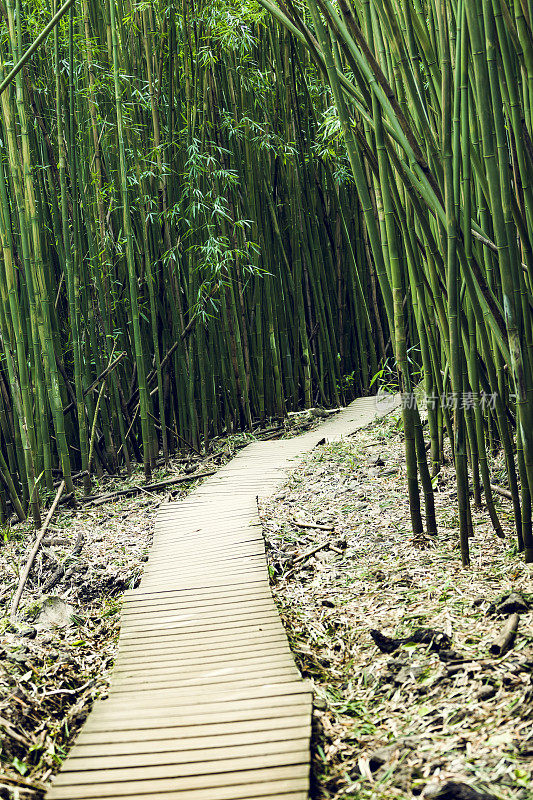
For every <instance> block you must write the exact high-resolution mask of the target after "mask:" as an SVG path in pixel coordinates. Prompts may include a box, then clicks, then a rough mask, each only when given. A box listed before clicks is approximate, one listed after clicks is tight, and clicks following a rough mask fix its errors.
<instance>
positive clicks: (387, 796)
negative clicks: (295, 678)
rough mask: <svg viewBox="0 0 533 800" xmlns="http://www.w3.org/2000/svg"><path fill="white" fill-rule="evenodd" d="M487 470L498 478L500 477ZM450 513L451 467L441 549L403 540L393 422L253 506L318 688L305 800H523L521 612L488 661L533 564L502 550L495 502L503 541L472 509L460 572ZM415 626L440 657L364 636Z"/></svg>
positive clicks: (526, 768)
mask: <svg viewBox="0 0 533 800" xmlns="http://www.w3.org/2000/svg"><path fill="white" fill-rule="evenodd" d="M492 467H493V473H492V474H493V480H497V479H498V477H499V475H501V477H503V470H502V469H501V465H500V464H498V463H497V462H496V463H494V464H493V465H492ZM455 501H456V487H455V484H454V478H453V470H452V468H451V467H450V466H449V465H448V466H445V467H444V469H443V470H442V473H441V475H440V477H439V481H438V486H437V489H436V505H437V515H438V523H439V534H438V537H437V538H436V539H434V540H430V539H427V538H426V539H424V540H423V541H420V542H415V541H413V536H412V533H411V529H410V519H409V505H408V499H407V493H406V484H405V459H404V450H403V436H402V432H401V424H400V413H399V412H397V413H394V414H391V415H389V416H388V417H386V418H385V419H383V420H382V421H380V422H377V423H375V424H373V425H372V426H370V427H368V428H366V429H364V430H362V431H359V432H357V433H356V434H354V435H353V436H352V437H350V438H349V439H347V440H345V441H344V442H342V443H336V444H328V445H324V446H322V447H318V448H316V449H315V450H314V451H313V452H312V453H310V454H309V455H308V456H307V457H306V458H305V460H304V462H303V464H302V466H301V467H300V468H299V469H297V470H296V471H295V472H294V473H293V474H292V475H291V477H290V480H289V481H288V483H287V484H286V486H285V487H283V489H281V490H280V491H279V492H278V493H277V494H276V495H274V497H273V498H271V499H269V500H267V501H263V503H262V513H261V518H262V521H263V524H264V529H265V535H266V538H267V545H268V555H269V569H270V574H271V580H272V585H273V591H274V595H275V598H276V601H277V603H278V607H279V609H280V612H281V615H282V619H283V621H284V624H285V627H286V629H287V632H288V635H289V639H290V641H291V645H292V647H293V650H294V653H295V656H296V660H297V663H298V666H299V667H300V669H301V671H302V673H303V675H304V676H306V677H308V678H310V679H311V680H312V682H313V684H314V688H315V710H314V729H315V734H314V748H313V751H314V752H313V759H314V765H313V766H314V770H313V771H314V783H315V786H314V797H315V798H320V799H321V800H323V799H324V800H325V798H335V800H340V798H350V797H353V798H357V799H358V800H407V798H411V797H435V796H438V797H439V798H442V800H456V799H457V800H474V798H480V800H481V797H484V798H485V797H486V798H489V797H490V798H498V800H529V798H531V786H532V785H533V783H532V781H533V688H532V687H533V683H532V668H533V627H532V620H533V614H532V613H531V610H530V611H529V612H527V611H526V613H523V614H521V615H520V622H519V627H518V633H517V636H516V639H515V642H514V646H513V647H512V648H511V649H509V650H508V651H507V653H505V654H504V655H503V656H502V657H500V658H496V657H492V656H490V653H489V648H490V645H491V643H492V642H493V641H494V640H495V639H496V638H497V636H498V635H499V633H500V631H501V629H502V627H503V625H504V624H505V617H506V615H505V614H498V613H491V612H492V610H493V608H494V606H495V605H497V604H498V601H500V600H501V599H503V598H504V597H505V596H507V595H509V594H510V593H511V592H518V593H520V594H521V595H522V597H523V598H525V600H526V603H529V608H530V609H533V603H532V600H533V595H531V594H530V592H531V577H532V570H531V565H530V566H526V565H525V564H524V563H523V562H522V560H521V558H520V556H519V555H518V554H517V553H516V548H514V547H513V545H512V541H513V531H512V515H511V504H510V502H509V501H507V500H505V499H503V498H500V499H499V501H497V506H498V509H499V515H500V518H501V522H502V525H503V527H504V529H505V531H506V533H507V535H508V539H507V541H504V542H502V541H501V540H500V539H498V538H496V536H495V535H494V534H493V532H492V529H491V526H490V522H489V521H488V519H487V515H486V513H484V512H483V511H476V510H474V513H473V517H474V522H475V533H474V536H473V538H472V539H471V543H470V546H471V553H472V566H471V568H470V569H462V568H461V562H460V555H459V552H458V531H457V525H458V522H457V517H456V502H455ZM302 522H303V523H304V524H306V525H309V524H310V523H311V524H312V523H316V525H317V528H316V529H314V530H313V529H312V528H310V527H301V523H302ZM298 523H300V524H298ZM319 525H320V526H322V528H319V527H318V526H319ZM317 545H321V546H320V548H319V549H317ZM313 550H315V552H313V553H312V552H311V551H313ZM507 616H508V614H507ZM417 628H430V629H432V630H433V631H438V632H439V633H440V634H444V635H445V636H441V637H440V640H441V644H442V645H443V649H442V650H441V652H440V654H439V652H438V650H439V647H438V644H439V637H438V636H436V637H435V639H434V642H433V647H432V646H431V645H428V644H425V645H424V644H416V643H404V644H400V645H399V646H398V647H397V648H396V649H394V651H393V652H391V653H388V654H387V653H383V652H381V651H380V649H378V647H377V646H376V644H375V643H374V641H373V639H372V637H371V635H370V630H371V629H376V630H378V631H379V632H381V633H384V634H385V635H388V636H389V637H404V638H409V635H410V634H412V633H413V631H414V630H415V629H417ZM446 637H449V638H450V639H451V643H450V642H447V641H446ZM378 638H379V637H378ZM386 644H387V642H386V640H385V645H386ZM392 646H394V645H392ZM389 649H391V648H389ZM461 785H462V786H461ZM465 787H474V788H475V789H477V790H478V791H479V792H481V793H483V792H484V793H485V794H469V793H468V790H467V788H465Z"/></svg>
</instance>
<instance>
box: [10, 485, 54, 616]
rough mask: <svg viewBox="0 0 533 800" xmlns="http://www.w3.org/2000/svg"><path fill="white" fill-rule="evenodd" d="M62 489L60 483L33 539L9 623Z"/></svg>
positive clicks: (11, 609) (12, 603)
mask: <svg viewBox="0 0 533 800" xmlns="http://www.w3.org/2000/svg"><path fill="white" fill-rule="evenodd" d="M64 488H65V481H61V485H60V487H59V489H58V490H57V492H56V496H55V497H54V502H53V503H52V505H51V506H50V510H49V512H48V514H47V515H46V519H45V521H44V522H43V524H42V526H41V529H40V531H39V533H38V534H37V538H36V539H35V543H34V545H33V547H32V549H31V553H30V555H29V557H28V560H27V561H26V566H25V567H24V569H23V571H22V575H21V576H20V580H19V584H18V587H17V591H16V592H15V596H14V597H13V600H12V602H11V608H10V610H9V619H10V621H11V622H15V619H16V616H17V608H18V606H19V603H20V598H21V597H22V592H23V591H24V587H25V586H26V582H27V580H28V577H29V574H30V571H31V568H32V566H33V562H34V561H35V556H36V555H37V553H38V552H39V548H40V546H41V544H42V541H43V539H44V537H45V534H46V531H47V530H48V526H49V525H50V522H51V520H52V517H53V516H54V513H55V510H56V508H57V506H58V504H59V501H60V499H61V495H62V494H63V490H64Z"/></svg>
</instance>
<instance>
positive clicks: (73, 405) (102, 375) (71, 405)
mask: <svg viewBox="0 0 533 800" xmlns="http://www.w3.org/2000/svg"><path fill="white" fill-rule="evenodd" d="M125 355H126V353H121V354H120V355H119V356H117V358H116V359H115V360H114V361H113V362H112V363H111V364H109V365H108V366H107V367H106V368H105V369H104V370H103V372H101V373H100V375H98V377H97V378H95V379H94V381H93V382H92V383H91V385H90V386H88V387H87V389H85V390H84V392H83V396H84V397H87V395H88V394H89V392H92V391H93V389H96V387H97V386H98V384H99V383H100V381H103V380H104V379H105V378H107V376H108V375H109V374H110V373H111V372H113V370H114V369H115V367H117V366H118V365H119V364H120V362H121V361H122V359H123V358H124V356H125ZM74 408H76V403H69V404H68V406H65V408H64V409H63V414H68V413H69V412H70V411H72V410H73V409H74Z"/></svg>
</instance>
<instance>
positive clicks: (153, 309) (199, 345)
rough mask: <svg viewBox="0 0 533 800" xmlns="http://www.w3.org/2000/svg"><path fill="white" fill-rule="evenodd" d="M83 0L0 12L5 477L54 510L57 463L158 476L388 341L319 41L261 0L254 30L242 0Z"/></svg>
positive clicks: (318, 387)
mask: <svg viewBox="0 0 533 800" xmlns="http://www.w3.org/2000/svg"><path fill="white" fill-rule="evenodd" d="M58 10H59V11H61V10H62V11H63V15H62V18H61V21H60V22H59V24H58V25H57V26H56V27H55V28H54V29H52V28H51V26H50V25H48V23H49V21H50V18H51V17H52V16H53V15H54V14H56V16H60V15H59V14H58ZM67 10H69V9H63V7H61V8H60V6H59V3H58V2H57V0H54V3H53V6H52V7H51V8H49V9H46V8H45V6H39V7H37V6H36V7H35V8H33V7H31V8H30V6H28V5H27V4H21V3H20V2H16V0H8V2H7V5H6V16H5V17H2V21H1V24H2V26H3V31H2V33H3V36H2V44H1V48H0V58H1V63H0V80H2V78H5V77H6V76H7V78H10V80H9V81H7V80H6V81H5V83H6V87H5V90H4V91H3V93H2V94H1V95H0V102H1V119H0V127H1V136H2V144H3V159H2V170H1V174H0V237H1V245H2V259H1V266H0V269H1V275H0V335H1V347H2V361H1V365H0V425H1V431H0V434H1V435H0V456H1V457H0V478H1V481H0V483H1V486H0V499H1V512H2V516H3V517H4V518H5V516H6V514H8V513H9V510H10V508H11V509H12V510H14V511H15V512H16V513H17V515H18V516H19V517H20V518H24V516H25V515H26V514H27V513H28V512H31V513H32V514H33V517H34V519H35V524H36V525H37V526H38V525H40V502H41V497H40V496H41V495H42V492H43V490H44V491H46V492H51V491H52V487H53V479H54V475H55V474H58V473H59V474H62V475H63V477H64V479H65V483H66V492H67V493H69V492H71V491H72V489H73V484H72V477H71V476H72V475H74V474H75V473H76V472H81V474H82V475H83V489H84V491H85V492H89V491H90V483H91V479H90V474H89V468H90V467H92V468H93V469H94V470H95V471H96V472H97V473H101V472H105V471H107V472H110V473H114V472H116V471H117V470H119V469H121V468H123V467H126V468H127V469H128V470H130V469H131V464H132V461H133V460H135V459H137V460H140V461H142V462H143V464H144V471H145V474H146V476H147V477H149V475H150V472H151V470H152V469H153V466H154V464H155V461H156V458H157V456H158V454H159V453H160V451H161V450H162V453H163V456H164V457H165V459H167V458H168V456H169V454H170V453H172V452H174V451H176V450H177V449H182V450H185V451H187V450H188V449H193V450H199V449H201V448H202V447H205V446H207V445H208V443H209V440H210V438H212V437H213V436H216V435H218V434H220V433H222V432H223V431H225V430H226V431H228V430H229V431H231V430H238V429H241V428H250V427H251V426H252V424H253V423H254V422H255V421H261V420H262V421H264V420H266V419H267V418H270V417H272V416H275V417H280V416H282V415H284V414H285V413H286V412H287V411H288V410H293V409H297V408H301V407H305V406H307V407H309V406H311V405H316V404H324V405H329V406H338V405H340V404H341V403H343V402H345V401H346V400H348V399H350V398H351V397H353V396H355V395H356V394H363V393H365V392H366V391H367V390H368V389H369V386H370V381H371V378H372V376H373V375H374V374H375V373H376V371H377V369H378V363H379V359H380V358H381V357H382V356H383V355H384V348H385V346H386V342H385V339H384V337H385V336H386V333H385V334H382V340H381V343H379V342H378V343H377V344H375V342H374V338H375V337H374V333H373V331H374V330H375V329H376V328H379V329H380V330H382V331H383V330H385V331H386V318H385V315H384V313H383V310H382V307H381V304H380V301H379V298H378V296H377V294H376V292H374V293H372V291H371V286H372V284H373V283H375V281H376V278H375V275H374V267H373V264H372V262H371V261H369V258H368V253H367V250H366V248H365V239H364V233H363V229H362V226H361V223H360V209H359V203H358V199H357V195H356V193H355V191H354V188H353V186H352V184H351V181H349V180H338V179H337V178H336V176H335V174H334V171H335V169H336V163H337V154H336V153H333V154H332V157H329V156H328V153H327V152H325V153H320V152H319V151H318V149H317V143H318V139H319V134H320V129H321V116H322V114H323V113H325V112H326V111H327V108H328V96H327V92H326V91H325V90H324V88H323V87H321V86H320V85H319V84H318V83H317V82H316V80H315V78H314V77H313V76H312V75H310V74H309V69H310V64H309V59H308V56H307V54H306V52H305V49H304V48H302V47H301V46H300V45H299V43H298V42H295V41H294V40H293V38H292V37H291V36H290V35H289V34H287V33H285V32H284V31H282V30H280V29H279V28H278V27H277V26H275V25H273V24H272V23H268V22H267V23H266V24H265V22H264V21H261V19H260V17H261V12H260V11H259V9H258V7H254V8H251V9H243V18H242V26H241V28H240V29H239V30H238V31H237V32H235V31H234V30H233V27H232V25H230V24H229V22H228V20H229V19H230V17H228V14H229V13H230V11H231V4H230V5H227V4H224V3H220V4H215V5H213V4H211V3H205V4H199V5H198V4H195V5H193V4H191V5H190V6H189V3H188V2H187V1H186V0H184V2H182V3H179V4H174V3H173V2H168V3H167V2H161V3H153V4H149V5H146V6H141V5H137V4H135V3H131V2H128V0H126V2H116V0H111V1H109V0H101V2H100V0H98V2H94V0H77V2H75V3H74V4H71V6H70V10H69V13H64V12H65V11H67ZM47 26H48V28H50V30H49V31H48V32H49V34H50V35H49V36H47V37H39V35H40V33H41V31H43V30H45V29H47ZM38 38H39V44H40V46H39V48H37V49H35V52H34V53H33V55H32V57H31V59H29V60H28V61H27V63H26V64H25V66H24V67H23V69H21V70H19V71H18V72H16V74H13V73H14V72H15V71H14V70H12V66H13V64H17V63H18V62H19V61H20V59H21V57H22V56H23V55H24V53H26V52H27V50H28V49H29V48H30V47H31V46H32V42H34V41H36V40H37V39H38ZM274 72H275V74H276V75H277V80H271V77H270V76H271V75H272V74H274ZM317 92H318V94H317ZM323 141H324V147H326V149H327V148H328V147H329V143H327V142H326V139H325V137H323ZM340 147H341V149H342V145H340ZM341 161H342V158H341ZM108 367H109V369H108ZM104 379H105V386H103V381H104ZM102 387H103V390H102ZM90 456H92V457H91V458H90ZM89 458H90V463H89Z"/></svg>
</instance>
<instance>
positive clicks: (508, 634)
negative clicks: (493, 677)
mask: <svg viewBox="0 0 533 800" xmlns="http://www.w3.org/2000/svg"><path fill="white" fill-rule="evenodd" d="M518 620H519V616H518V614H511V616H510V617H509V618H508V619H507V621H506V623H505V625H504V626H503V628H502V631H501V633H500V635H499V636H498V638H497V639H495V640H494V641H493V642H492V644H491V646H490V647H489V653H490V654H491V655H493V656H503V654H504V653H505V652H506V651H507V650H508V649H509V648H510V647H511V645H512V644H513V641H514V638H515V635H516V631H517V629H518Z"/></svg>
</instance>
